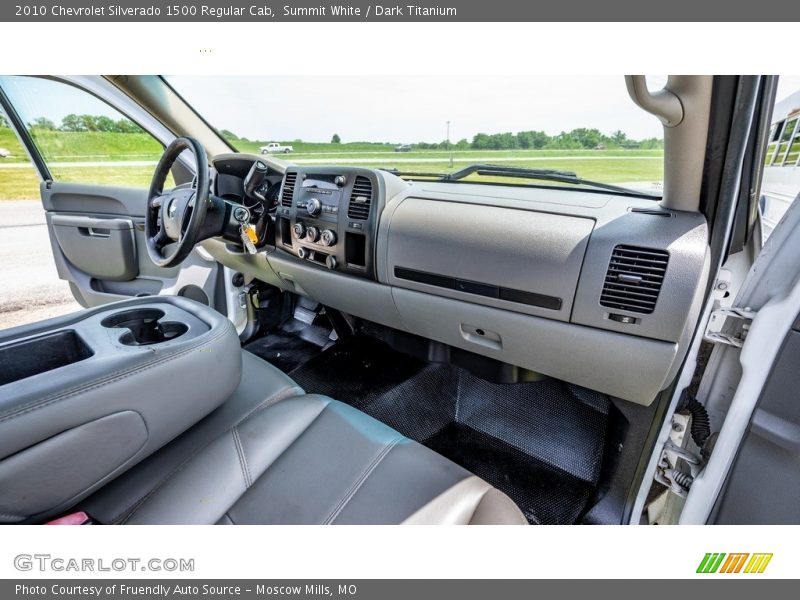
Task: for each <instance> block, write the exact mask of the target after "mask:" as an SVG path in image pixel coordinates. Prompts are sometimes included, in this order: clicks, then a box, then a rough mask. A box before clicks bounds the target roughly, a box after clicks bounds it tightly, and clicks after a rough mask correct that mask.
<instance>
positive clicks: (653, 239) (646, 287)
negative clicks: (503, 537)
mask: <svg viewBox="0 0 800 600" xmlns="http://www.w3.org/2000/svg"><path fill="white" fill-rule="evenodd" d="M254 160H260V159H259V158H258V157H249V156H247V155H225V156H223V157H217V158H215V160H214V167H215V171H216V176H215V181H214V185H215V192H216V194H217V195H219V196H221V197H223V198H225V199H227V200H229V201H234V202H239V203H241V204H243V205H245V206H250V203H248V200H247V198H246V197H245V196H246V194H245V193H244V191H243V190H244V178H245V177H246V176H247V173H248V171H249V170H250V168H251V167H252V165H253V161H254ZM261 190H262V191H263V194H262V196H263V197H264V198H265V201H264V202H262V203H261V205H262V206H261V208H260V209H258V208H255V207H251V214H252V218H253V219H254V221H255V222H257V223H259V224H260V225H259V226H260V227H261V231H263V232H264V241H263V243H261V244H260V246H259V251H258V252H257V253H256V254H255V255H249V254H248V253H246V252H244V251H243V250H242V248H240V247H237V246H236V245H235V244H231V243H230V242H227V243H226V242H222V241H219V240H207V241H206V242H204V246H205V247H206V249H207V250H208V251H209V252H210V253H211V254H212V255H213V256H214V257H215V258H216V259H217V260H218V261H220V262H221V263H223V264H225V265H227V266H229V267H231V268H233V269H235V270H238V271H241V272H243V273H245V274H247V275H250V276H251V277H254V278H257V279H260V280H262V281H265V282H267V283H270V284H272V285H276V286H277V287H279V288H281V289H284V290H287V291H291V292H294V293H298V294H301V295H305V296H309V297H311V298H313V299H314V300H316V301H318V302H320V303H322V304H324V305H326V306H331V307H333V308H336V309H339V310H341V311H343V312H346V313H348V314H351V315H354V316H356V317H360V318H363V319H367V320H370V321H375V322H377V323H381V324H383V325H386V326H389V327H393V328H396V329H400V330H403V331H408V332H410V333H414V334H417V335H420V336H423V337H426V338H428V339H432V340H436V341H439V342H442V343H445V344H448V345H451V346H454V347H457V348H462V349H465V350H469V351H471V352H475V353H477V354H481V355H484V356H488V357H490V358H494V359H497V360H500V361H502V362H506V363H509V364H512V365H516V366H520V367H524V368H527V369H531V370H534V371H537V372H540V373H543V374H545V375H550V376H553V377H557V378H559V379H563V380H565V381H568V382H571V383H575V384H577V385H582V386H585V387H588V388H591V389H594V390H597V391H601V392H605V393H608V394H611V395H613V396H616V397H618V398H622V399H625V400H629V401H632V402H636V403H639V404H649V403H650V402H652V400H653V399H654V398H655V396H656V395H657V393H658V391H659V390H660V389H662V388H663V387H664V386H665V385H666V383H667V382H668V381H670V380H671V378H672V376H673V375H674V373H675V372H676V370H677V368H678V366H679V365H680V362H681V360H682V358H683V355H684V354H685V351H686V348H687V347H688V341H689V337H690V334H691V331H692V328H693V325H694V323H695V321H696V319H697V317H698V315H699V310H700V306H701V303H702V298H703V294H704V290H705V283H706V279H707V277H708V263H709V256H708V230H707V225H706V221H705V218H704V217H703V216H702V215H701V214H699V213H686V212H679V211H670V210H666V209H664V208H662V207H661V206H660V205H659V204H658V203H656V202H654V201H653V200H648V199H643V198H637V197H634V196H625V195H619V194H613V193H608V192H597V191H594V190H592V191H588V190H582V189H576V190H571V189H570V190H564V189H553V188H548V187H545V186H519V185H513V186H507V185H498V184H491V183H474V182H469V183H464V182H441V181H406V180H403V179H400V178H399V177H396V176H394V175H393V174H391V173H388V172H385V171H381V170H375V169H366V168H358V167H344V166H338V165H329V166H313V167H310V166H297V165H282V164H281V163H275V166H273V167H271V169H270V171H269V173H268V175H267V177H266V178H265V180H264V182H263V183H262V188H261ZM265 222H266V225H265V224H264V223H265Z"/></svg>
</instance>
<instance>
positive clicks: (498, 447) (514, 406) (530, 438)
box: [290, 335, 610, 524]
mask: <svg viewBox="0 0 800 600" xmlns="http://www.w3.org/2000/svg"><path fill="white" fill-rule="evenodd" d="M318 352H319V351H318ZM290 375H291V377H292V378H293V379H294V380H295V381H297V383H298V384H299V385H300V386H302V387H303V388H304V389H305V390H306V391H307V392H309V393H320V394H326V395H329V396H331V397H333V398H336V399H337V400H340V401H342V402H347V403H348V404H351V405H352V406H355V407H356V408H358V409H360V410H362V411H364V412H366V413H367V414H369V415H371V416H373V417H374V418H376V419H378V420H379V421H382V422H384V423H386V424H387V425H389V426H390V427H393V428H395V429H397V430H398V431H399V432H400V433H402V434H404V435H406V436H408V437H410V438H412V439H415V440H417V441H419V442H421V443H423V444H425V445H426V446H428V447H430V448H432V449H433V450H435V451H437V452H439V453H440V454H442V455H444V456H446V457H448V458H450V459H451V460H452V461H454V462H456V463H458V464H460V465H462V466H463V467H464V468H466V469H467V470H469V471H471V472H473V473H475V474H476V475H478V476H479V477H481V478H483V479H485V480H486V481H488V482H489V483H491V484H492V485H494V486H495V487H497V488H498V489H500V490H502V491H504V492H505V493H506V494H508V495H509V496H510V497H511V498H512V499H513V500H514V501H515V502H516V503H517V504H518V505H519V506H520V508H521V509H522V510H523V512H524V513H525V515H526V517H527V518H528V520H529V521H530V522H531V523H541V524H564V523H574V522H576V521H577V520H578V519H579V518H580V516H581V515H582V514H583V512H584V511H585V510H586V508H587V504H588V502H589V500H590V499H591V497H592V495H593V494H594V491H595V489H596V487H597V482H598V480H599V477H600V467H601V463H602V457H603V452H604V446H605V433H606V428H607V421H608V414H609V407H610V402H609V400H608V397H607V396H605V395H603V394H599V393H596V392H592V391H589V390H586V389H583V388H579V387H577V386H572V385H569V384H566V383H564V382H561V381H557V380H554V379H545V380H542V381H537V382H532V383H518V384H497V383H492V382H489V381H485V380H483V379H479V378H477V377H475V376H474V375H472V374H470V373H469V372H467V371H465V370H464V369H461V368H459V367H455V366H453V365H451V364H447V363H428V362H426V361H422V360H419V359H416V358H413V357H410V356H408V355H405V354H402V353H400V352H396V351H395V350H393V349H392V348H391V347H389V346H388V345H387V344H385V343H383V342H381V341H379V340H376V339H374V338H371V337H368V336H363V335H356V336H354V337H352V338H350V339H347V340H345V341H342V342H339V343H337V344H335V345H334V346H332V347H330V348H328V349H327V350H325V351H324V352H322V353H319V354H318V355H317V356H314V357H313V358H311V359H310V360H308V361H307V362H305V363H303V364H301V365H300V366H299V367H297V368H296V369H294V370H293V371H291V373H290Z"/></svg>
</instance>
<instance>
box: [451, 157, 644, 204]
mask: <svg viewBox="0 0 800 600" xmlns="http://www.w3.org/2000/svg"><path fill="white" fill-rule="evenodd" d="M473 174H477V175H489V176H491V175H497V176H501V177H518V178H520V179H539V180H543V181H557V182H559V183H572V184H574V185H587V186H590V187H594V188H598V189H602V190H609V191H612V192H620V193H624V194H636V195H637V196H647V197H656V196H654V195H653V194H648V193H647V192H640V191H638V190H632V189H630V188H625V187H621V186H618V185H612V184H610V183H601V182H599V181H591V180H589V179H583V178H581V177H578V174H577V173H575V172H574V171H560V170H558V169H529V168H525V167H507V166H504V165H492V164H476V165H470V166H469V167H466V168H464V169H461V170H460V171H456V172H454V173H450V174H449V175H444V176H443V177H442V178H441V181H458V180H459V179H464V178H465V177H469V176H470V175H473Z"/></svg>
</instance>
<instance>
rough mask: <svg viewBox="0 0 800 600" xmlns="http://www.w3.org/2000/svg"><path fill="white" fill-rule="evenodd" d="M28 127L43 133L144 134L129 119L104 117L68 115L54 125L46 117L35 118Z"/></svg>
mask: <svg viewBox="0 0 800 600" xmlns="http://www.w3.org/2000/svg"><path fill="white" fill-rule="evenodd" d="M28 127H30V128H31V129H38V130H44V131H68V132H80V131H105V132H111V133H144V130H143V129H142V128H141V127H139V126H138V125H137V124H136V123H134V122H133V121H131V120H130V119H125V118H122V119H112V118H111V117H106V116H104V115H76V114H69V115H67V116H65V117H64V118H63V119H61V123H60V124H59V125H56V124H55V123H54V122H53V121H51V120H50V119H48V118H46V117H37V118H36V119H34V120H33V121H31V122H30V123H28Z"/></svg>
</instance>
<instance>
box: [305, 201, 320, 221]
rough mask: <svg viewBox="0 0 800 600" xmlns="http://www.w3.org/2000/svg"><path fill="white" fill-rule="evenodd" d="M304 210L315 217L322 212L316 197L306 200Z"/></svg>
mask: <svg viewBox="0 0 800 600" xmlns="http://www.w3.org/2000/svg"><path fill="white" fill-rule="evenodd" d="M306 211H307V212H308V214H310V215H311V216H312V217H316V216H317V215H318V214H319V213H321V212H322V203H321V202H320V201H319V199H317V198H311V199H310V200H309V201H308V202H306Z"/></svg>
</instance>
